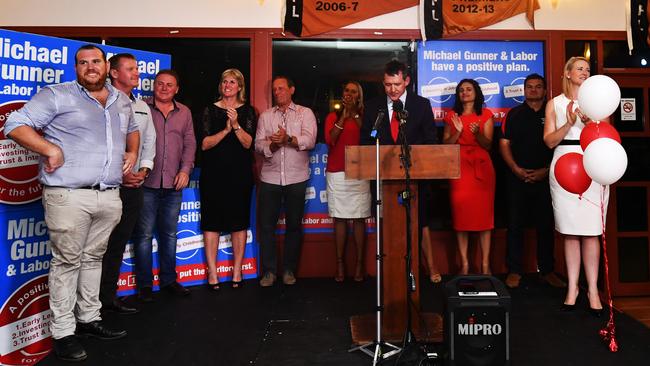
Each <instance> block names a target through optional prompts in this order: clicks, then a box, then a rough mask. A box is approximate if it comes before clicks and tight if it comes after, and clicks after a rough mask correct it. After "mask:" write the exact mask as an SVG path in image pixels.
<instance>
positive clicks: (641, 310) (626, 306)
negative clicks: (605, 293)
mask: <svg viewBox="0 0 650 366" xmlns="http://www.w3.org/2000/svg"><path fill="white" fill-rule="evenodd" d="M614 308H616V309H618V310H620V311H622V312H623V313H625V314H627V315H628V316H630V317H632V318H634V319H636V320H638V321H640V322H641V323H643V324H645V326H646V327H648V328H650V296H634V297H632V296H630V297H616V298H614Z"/></svg>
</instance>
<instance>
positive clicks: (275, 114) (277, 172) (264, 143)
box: [255, 103, 317, 186]
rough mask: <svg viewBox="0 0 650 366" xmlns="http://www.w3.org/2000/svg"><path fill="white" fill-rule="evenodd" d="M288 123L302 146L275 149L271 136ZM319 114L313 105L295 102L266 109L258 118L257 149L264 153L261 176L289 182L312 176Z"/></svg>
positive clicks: (297, 181)
mask: <svg viewBox="0 0 650 366" xmlns="http://www.w3.org/2000/svg"><path fill="white" fill-rule="evenodd" d="M278 126H284V127H285V128H286V130H287V134H288V135H289V136H293V137H294V138H295V139H297V141H298V149H296V148H293V147H290V146H282V147H280V148H279V149H277V150H276V151H275V152H272V151H271V147H270V145H271V140H270V136H271V135H273V134H274V133H276V132H277V131H278ZM316 133H317V131H316V117H314V113H313V112H312V111H311V109H309V108H307V107H303V106H300V105H296V104H294V103H291V104H290V105H289V106H288V107H287V109H286V111H285V112H282V111H281V110H280V109H278V107H273V108H271V109H268V110H266V111H264V112H263V113H262V114H261V115H260V118H259V120H258V122H257V133H256V134H255V151H257V152H258V153H260V154H262V155H263V156H264V161H263V163H262V172H261V173H260V179H261V180H262V182H264V183H269V184H276V185H282V186H286V185H289V184H295V183H300V182H304V181H306V180H307V179H309V152H308V150H311V149H313V148H314V144H315V143H316Z"/></svg>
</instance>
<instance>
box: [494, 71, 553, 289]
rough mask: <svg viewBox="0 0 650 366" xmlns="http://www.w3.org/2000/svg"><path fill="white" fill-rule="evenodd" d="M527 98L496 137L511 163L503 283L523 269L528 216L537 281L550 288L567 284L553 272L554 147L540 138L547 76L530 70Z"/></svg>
mask: <svg viewBox="0 0 650 366" xmlns="http://www.w3.org/2000/svg"><path fill="white" fill-rule="evenodd" d="M524 96H525V101H524V103H522V104H521V105H520V106H518V107H515V108H513V109H512V110H510V112H509V113H508V115H507V117H506V120H505V123H504V124H503V126H502V130H503V138H502V139H501V140H500V141H499V148H500V150H501V155H502V156H503V160H504V162H505V163H506V165H507V166H508V167H509V168H510V172H509V174H508V176H507V201H508V237H507V245H508V247H507V248H508V250H507V258H506V261H507V265H508V277H507V278H506V285H507V286H508V287H510V288H516V287H518V286H519V282H520V280H521V273H522V264H521V262H522V259H521V257H522V247H523V240H524V236H523V230H524V227H525V226H526V219H527V218H528V217H529V216H530V215H532V216H533V217H534V219H535V223H536V228H537V267H538V270H539V272H540V275H541V277H540V278H541V280H542V281H543V282H546V283H548V284H550V285H551V286H554V287H565V286H566V283H565V282H564V281H562V280H561V279H560V278H558V277H557V275H555V273H553V269H554V268H553V267H554V262H555V259H554V257H553V243H554V236H553V210H552V206H551V194H550V190H549V184H548V171H549V166H550V164H551V159H552V155H553V152H552V150H550V149H549V148H548V147H547V146H546V145H545V144H544V141H543V135H544V134H543V131H544V110H545V104H546V80H544V78H543V77H542V76H540V75H538V74H531V75H528V76H527V77H526V80H525V81H524Z"/></svg>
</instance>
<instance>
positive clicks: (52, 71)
mask: <svg viewBox="0 0 650 366" xmlns="http://www.w3.org/2000/svg"><path fill="white" fill-rule="evenodd" d="M84 44H88V42H81V41H75V40H71V39H63V38H56V37H47V36H41V35H36V34H30V33H21V32H14V31H10V30H4V29H0V62H1V63H0V75H2V77H1V78H0V82H1V84H0V104H4V103H6V102H8V101H11V100H29V98H30V97H31V96H33V95H34V94H36V92H37V91H38V90H39V89H40V88H42V87H43V86H45V85H49V84H57V83H61V82H64V81H70V80H75V79H76V74H75V70H74V66H75V59H74V56H75V52H76V51H77V49H78V48H79V47H81V46H82V45H84ZM96 45H97V46H98V47H100V48H101V49H103V50H104V52H106V56H107V58H110V56H112V55H113V54H116V53H120V52H128V53H131V54H133V55H134V56H135V58H136V59H137V61H138V71H139V72H140V85H139V86H138V87H137V88H135V89H134V90H133V94H134V95H135V96H137V97H139V96H149V95H152V94H153V79H154V77H155V76H156V74H157V73H158V71H160V70H161V69H167V68H169V67H170V66H171V56H170V55H166V54H161V53H153V52H147V51H139V50H134V49H129V48H123V47H115V46H108V45H101V44H96Z"/></svg>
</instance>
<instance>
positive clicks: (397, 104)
mask: <svg viewBox="0 0 650 366" xmlns="http://www.w3.org/2000/svg"><path fill="white" fill-rule="evenodd" d="M393 111H394V112H395V113H396V114H397V119H398V120H399V124H400V126H402V125H405V124H406V119H407V118H408V116H409V112H408V111H407V110H406V109H404V104H402V101H401V100H399V99H398V100H396V101H394V102H393Z"/></svg>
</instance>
